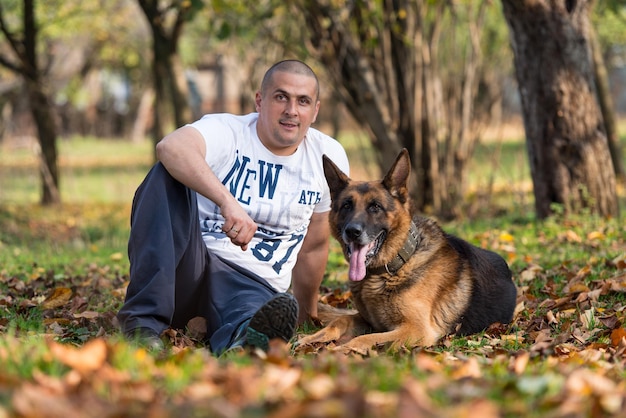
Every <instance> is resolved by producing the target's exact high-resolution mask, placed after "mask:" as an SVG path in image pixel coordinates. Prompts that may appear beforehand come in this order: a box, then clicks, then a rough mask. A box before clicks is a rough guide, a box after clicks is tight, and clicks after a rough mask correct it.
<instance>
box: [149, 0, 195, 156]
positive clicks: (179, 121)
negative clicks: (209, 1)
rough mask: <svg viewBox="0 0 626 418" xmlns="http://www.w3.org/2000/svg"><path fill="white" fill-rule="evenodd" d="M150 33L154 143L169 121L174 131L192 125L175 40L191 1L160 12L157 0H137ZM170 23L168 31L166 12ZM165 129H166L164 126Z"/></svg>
mask: <svg viewBox="0 0 626 418" xmlns="http://www.w3.org/2000/svg"><path fill="white" fill-rule="evenodd" d="M138 2H139V5H140V6H141V9H142V10H143V12H144V14H145V16H146V18H147V20H148V24H149V25H150V28H151V30H152V52H153V62H152V75H153V78H154V79H153V85H154V92H155V101H154V121H153V126H152V140H153V142H154V143H155V144H156V143H157V142H159V141H160V140H161V139H162V138H163V136H164V132H165V129H166V125H167V124H168V122H167V121H168V120H170V117H169V115H173V116H174V120H173V125H174V127H175V128H178V127H180V126H182V125H184V124H186V123H189V122H192V120H191V118H192V116H191V108H190V106H189V102H188V100H187V83H186V80H185V75H184V73H183V69H182V66H181V65H180V63H179V62H178V53H177V49H178V40H179V39H180V36H181V34H182V30H183V26H184V24H185V22H186V21H187V19H188V18H190V16H191V14H190V13H191V12H192V11H191V9H190V7H195V6H192V3H193V2H182V3H180V4H177V5H176V6H175V7H173V8H172V10H169V9H161V8H160V7H159V2H158V1H157V0H138ZM174 12H175V16H174V18H173V19H171V20H173V24H172V25H171V27H170V28H169V29H168V28H167V27H166V22H170V21H171V20H170V19H169V18H168V17H166V16H165V14H166V13H174ZM167 128H168V129H169V128H170V127H169V126H167Z"/></svg>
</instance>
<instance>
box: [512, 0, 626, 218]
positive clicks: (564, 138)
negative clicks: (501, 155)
mask: <svg viewBox="0 0 626 418" xmlns="http://www.w3.org/2000/svg"><path fill="white" fill-rule="evenodd" d="M502 5H503V10H504V16H505V18H506V20H507V24H508V25H509V29H510V36H511V45H512V48H513V53H514V56H515V72H516V76H517V82H518V85H519V89H520V94H521V100H522V111H523V118H524V129H525V131H526V138H527V140H526V144H527V150H528V156H529V161H530V169H531V174H532V179H533V186H534V194H535V208H536V212H537V217H538V218H540V219H541V218H545V217H547V216H549V215H550V214H552V213H553V205H554V204H559V205H562V206H563V209H564V210H565V211H566V212H567V213H575V212H580V211H581V210H582V209H583V208H590V209H591V210H592V211H593V212H595V213H598V214H600V215H603V216H617V215H618V205H617V196H616V190H615V173H614V170H613V164H612V163H611V156H610V154H609V149H608V145H607V138H606V134H605V130H604V124H603V120H602V115H601V112H600V109H599V106H598V103H597V101H596V88H595V84H594V80H593V66H592V59H591V51H590V48H589V42H588V39H589V38H588V34H589V25H590V22H589V17H588V12H589V2H588V1H586V0H577V1H576V0H502Z"/></svg>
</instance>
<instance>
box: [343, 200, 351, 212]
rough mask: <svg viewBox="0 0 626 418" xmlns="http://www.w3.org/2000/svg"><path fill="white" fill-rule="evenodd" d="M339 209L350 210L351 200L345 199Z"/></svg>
mask: <svg viewBox="0 0 626 418" xmlns="http://www.w3.org/2000/svg"><path fill="white" fill-rule="evenodd" d="M341 209H342V210H350V209H352V201H351V200H345V201H344V202H343V203H342V204H341Z"/></svg>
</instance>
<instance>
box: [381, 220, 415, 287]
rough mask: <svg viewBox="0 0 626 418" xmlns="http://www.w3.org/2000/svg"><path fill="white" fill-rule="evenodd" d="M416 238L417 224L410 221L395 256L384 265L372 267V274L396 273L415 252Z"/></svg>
mask: <svg viewBox="0 0 626 418" xmlns="http://www.w3.org/2000/svg"><path fill="white" fill-rule="evenodd" d="M417 240H418V231H417V226H416V225H415V223H414V222H413V221H411V226H410V228H409V236H408V237H407V238H406V241H404V245H403V246H402V248H401V249H400V251H398V254H396V256H395V257H394V258H393V259H392V260H391V261H390V262H388V263H387V264H385V265H384V266H382V267H376V268H373V269H372V273H374V274H382V273H389V274H392V275H393V274H396V272H397V271H398V270H400V268H401V267H402V266H403V265H404V264H405V263H406V262H407V261H409V258H411V256H412V255H413V253H414V252H415V249H416V248H417Z"/></svg>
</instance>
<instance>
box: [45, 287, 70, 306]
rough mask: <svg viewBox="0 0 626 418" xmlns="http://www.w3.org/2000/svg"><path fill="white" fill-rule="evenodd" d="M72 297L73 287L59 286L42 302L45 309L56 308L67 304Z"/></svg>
mask: <svg viewBox="0 0 626 418" xmlns="http://www.w3.org/2000/svg"><path fill="white" fill-rule="evenodd" d="M71 298H72V289H69V288H67V287H57V288H55V289H54V290H53V291H52V293H50V294H49V295H48V297H47V298H46V300H44V301H43V302H41V307H42V308H43V309H56V308H60V307H61V306H63V305H65V304H66V303H67V302H69V300H70V299H71Z"/></svg>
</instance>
